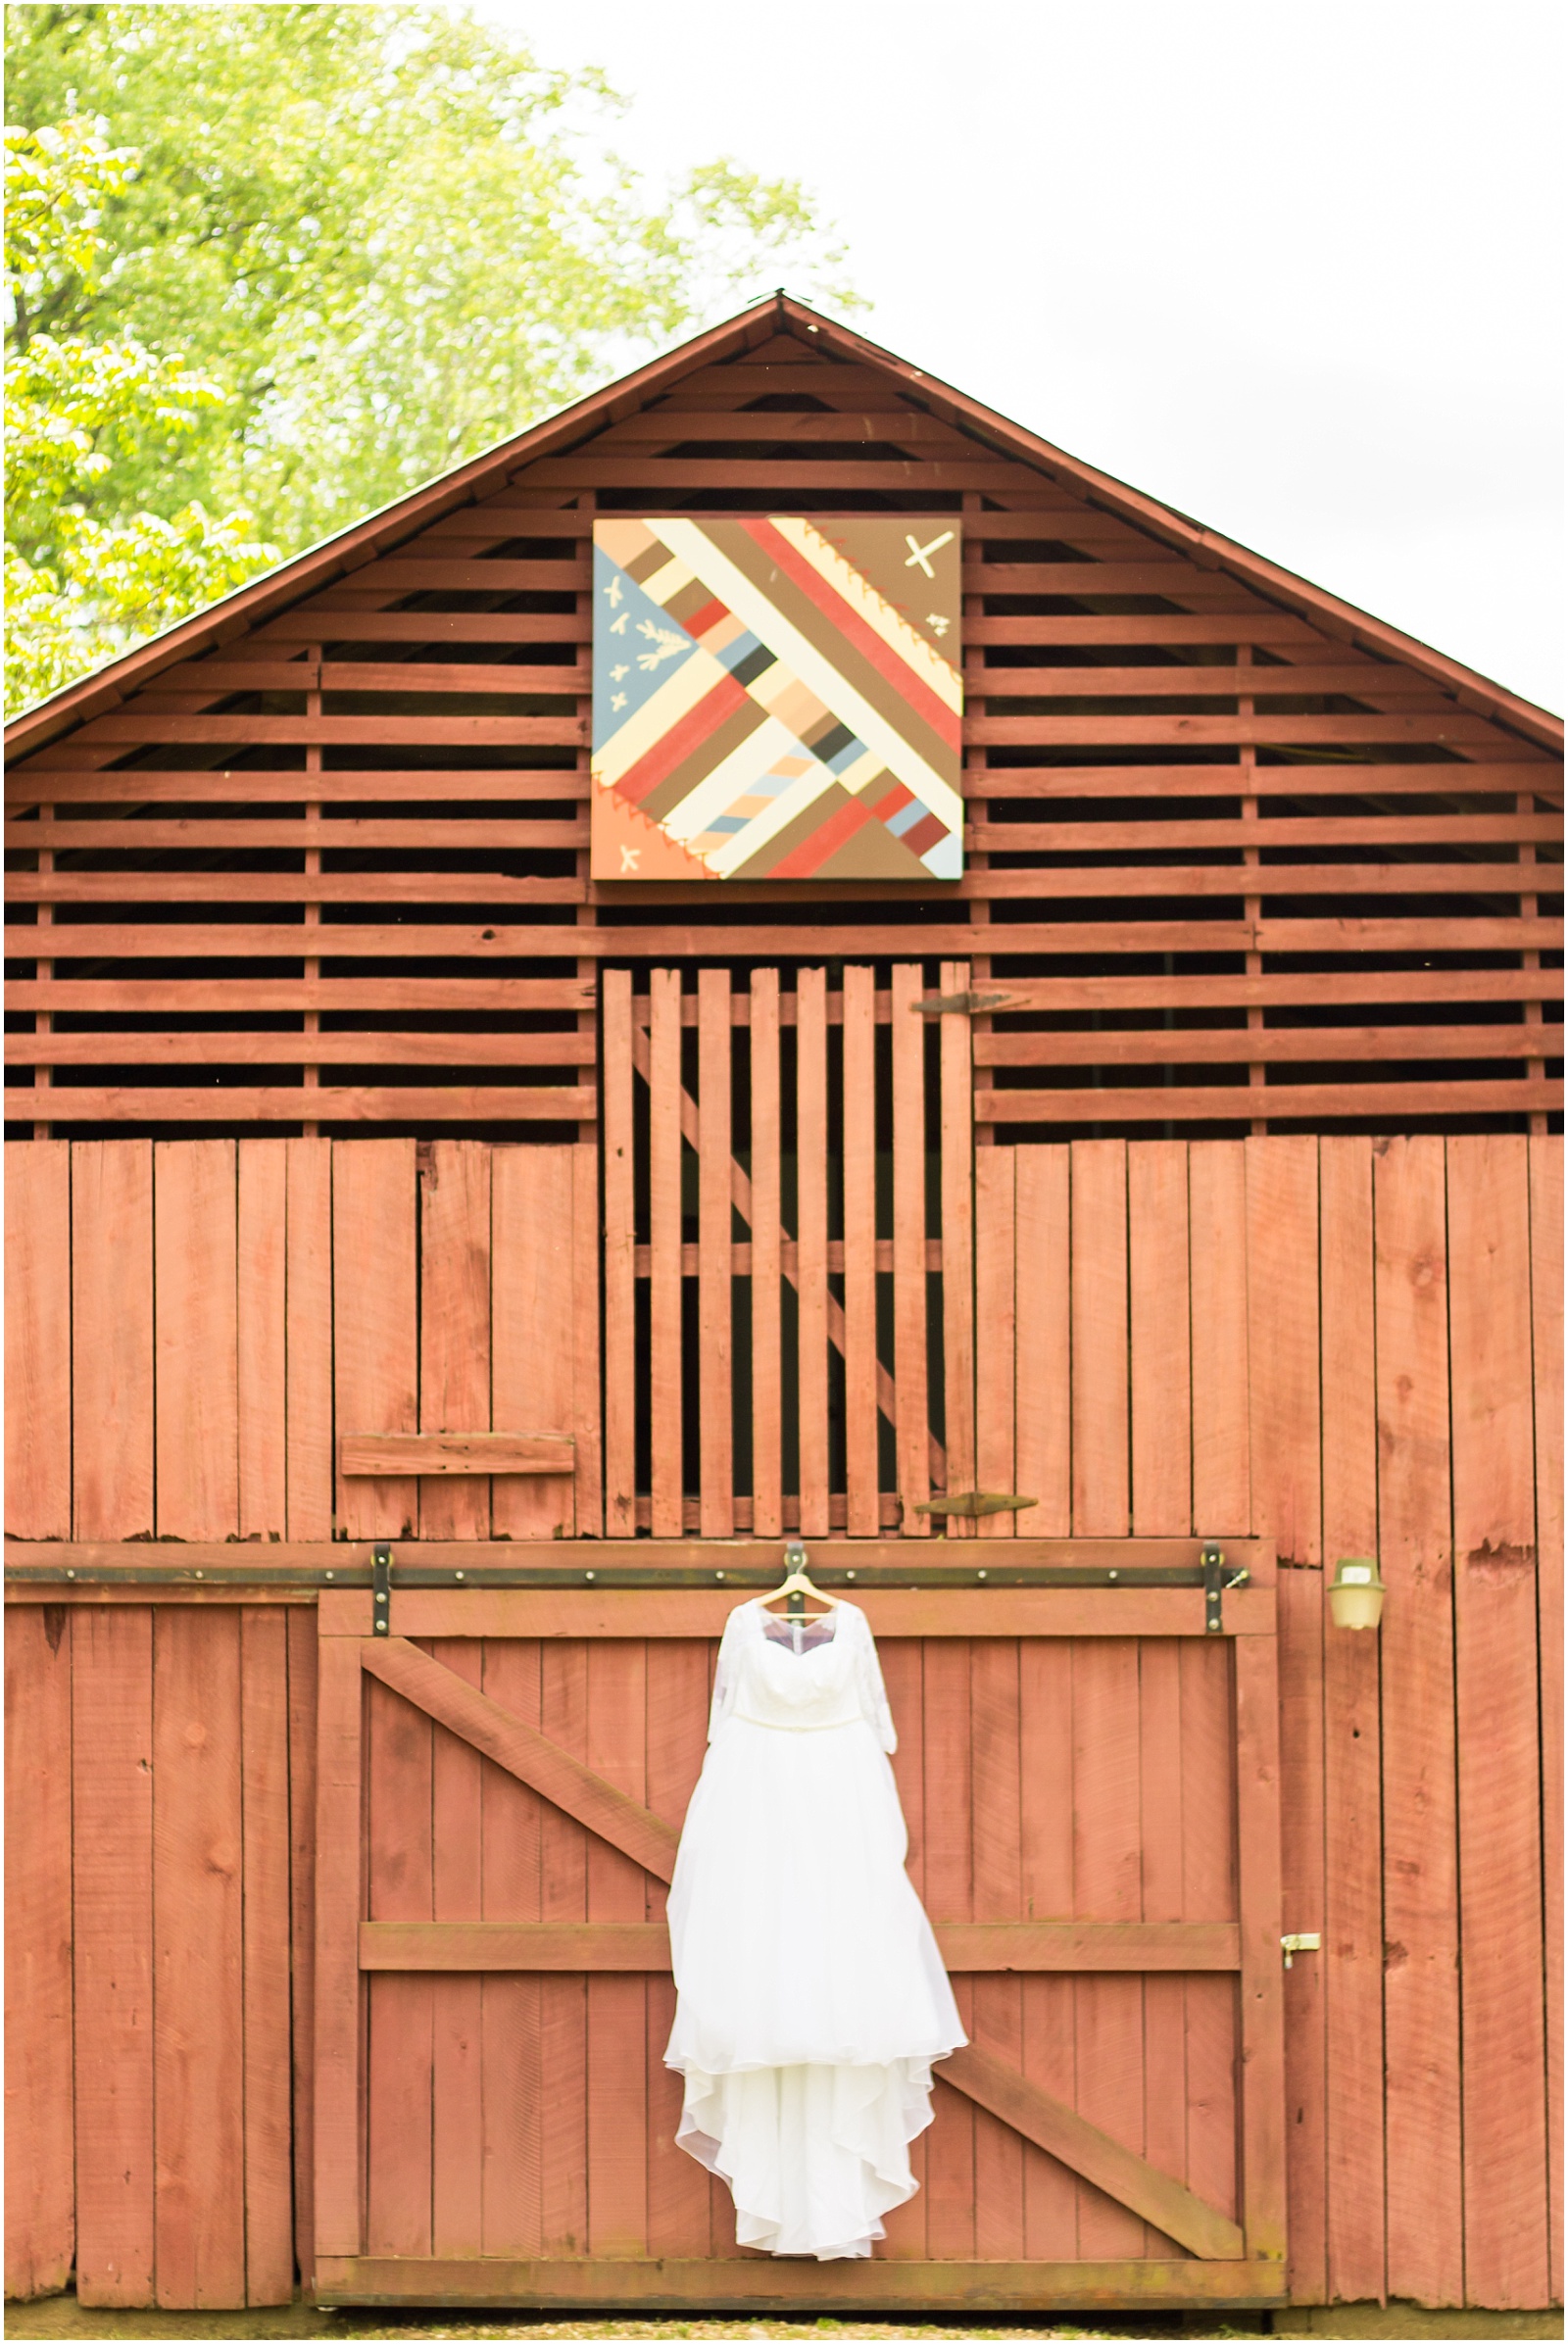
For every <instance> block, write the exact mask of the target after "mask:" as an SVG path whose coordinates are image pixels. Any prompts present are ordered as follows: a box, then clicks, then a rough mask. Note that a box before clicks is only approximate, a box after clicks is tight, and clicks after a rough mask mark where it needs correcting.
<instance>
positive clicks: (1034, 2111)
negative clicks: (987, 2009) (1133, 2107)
mask: <svg viewBox="0 0 1568 2344" xmlns="http://www.w3.org/2000/svg"><path fill="white" fill-rule="evenodd" d="M942 2074H943V2076H944V2078H945V2080H946V2081H947V2082H949V2083H953V2084H956V2086H957V2088H958V2090H959V2091H961V2092H965V2093H967V2094H968V2096H969V2098H970V2099H971V2100H974V2101H976V2102H978V2104H979V2105H980V2107H982V2108H984V2109H987V2110H989V2112H990V2113H991V2115H993V2116H997V2117H1000V2118H1001V2119H1002V2121H1003V2123H1004V2124H1010V2125H1011V2126H1012V2129H1013V2130H1014V2131H1015V2132H1018V2133H1021V2134H1022V2136H1023V2138H1024V2139H1025V2140H1032V2141H1033V2142H1034V2144H1035V2146H1036V2147H1037V2148H1041V2149H1044V2150H1046V2151H1047V2153H1048V2154H1049V2155H1051V2156H1053V2157H1056V2158H1059V2159H1060V2161H1061V2163H1062V2164H1063V2165H1065V2166H1067V2167H1068V2168H1069V2169H1070V2170H1071V2171H1072V2172H1073V2173H1082V2175H1083V2176H1084V2178H1085V2180H1087V2181H1092V2182H1093V2183H1094V2185H1095V2187H1096V2188H1097V2189H1103V2190H1104V2192H1105V2193H1106V2195H1107V2196H1108V2197H1111V2198H1114V2199H1115V2200H1116V2201H1117V2202H1118V2204H1120V2205H1123V2206H1128V2207H1130V2208H1131V2209H1132V2211H1133V2213H1135V2214H1141V2215H1142V2216H1143V2217H1144V2220H1145V2221H1146V2222H1152V2223H1153V2225H1154V2227H1155V2228H1156V2229H1157V2230H1161V2231H1163V2232H1164V2234H1165V2236H1166V2237H1167V2238H1174V2239H1175V2241H1176V2243H1177V2244H1178V2246H1185V2247H1186V2248H1187V2249H1188V2250H1189V2252H1190V2253H1192V2254H1195V2255H1201V2256H1202V2257H1204V2258H1205V2259H1209V2260H1214V2261H1218V2260H1220V2259H1221V2258H1225V2257H1229V2258H1231V2259H1232V2260H1238V2261H1239V2260H1240V2258H1241V2255H1242V2253H1243V2248H1244V2241H1243V2237H1242V2232H1241V2229H1240V2227H1239V2225H1238V2224H1237V2223H1236V2222H1232V2221H1231V2220H1230V2218H1229V2216H1228V2215H1224V2214H1221V2213H1220V2212H1219V2210H1218V2208H1217V2207H1214V2206H1210V2205H1209V2204H1208V2203H1207V2202H1206V2201H1205V2200H1204V2199H1202V2198H1201V2197H1199V2196H1198V2195H1197V2194H1196V2192H1195V2191H1193V2190H1191V2189H1188V2188H1187V2187H1186V2186H1185V2184H1184V2183H1182V2182H1180V2181H1176V2180H1173V2179H1172V2178H1171V2176H1170V2175H1169V2174H1168V2173H1160V2172H1158V2171H1157V2170H1156V2169H1155V2168H1154V2167H1153V2166H1152V2165H1151V2164H1150V2163H1149V2162H1148V2160H1147V2159H1145V2158H1143V2157H1139V2156H1136V2155H1135V2154H1134V2152H1133V2151H1132V2150H1131V2149H1127V2148H1123V2147H1122V2145H1121V2143H1120V2142H1119V2141H1115V2140H1112V2139H1111V2137H1110V2135H1109V2134H1108V2133H1106V2132H1102V2131H1101V2129H1100V2127H1099V2126H1098V2125H1097V2124H1090V2123H1089V2122H1088V2120H1087V2118H1084V2117H1081V2116H1079V2115H1077V2114H1076V2113H1075V2112H1074V2111H1073V2110H1072V2109H1070V2108H1067V2107H1065V2106H1064V2105H1063V2104H1062V2102H1061V2101H1059V2100H1057V2099H1055V2098H1054V2097H1053V2095H1052V2094H1051V2093H1049V2092H1046V2091H1042V2090H1041V2088H1040V2086H1039V2084H1037V2083H1031V2082H1030V2081H1029V2080H1028V2079H1027V2078H1026V2077H1025V2076H1023V2075H1019V2073H1018V2071H1017V2070H1016V2068H1009V2067H1007V2066H1005V2064H1004V2062H1003V2061H1002V2060H1000V2059H994V2058H993V2057H992V2055H991V2054H990V2052H989V2051H982V2050H980V2049H979V2047H978V2046H977V2045H976V2044H974V2043H969V2044H966V2045H965V2046H964V2047H963V2048H962V2049H961V2050H958V2051H955V2052H954V2053H953V2055H952V2057H951V2058H950V2059H947V2060H945V2061H944V2062H943V2065H942Z"/></svg>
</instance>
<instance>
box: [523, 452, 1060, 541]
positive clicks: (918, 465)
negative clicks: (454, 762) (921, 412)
mask: <svg viewBox="0 0 1568 2344" xmlns="http://www.w3.org/2000/svg"><path fill="white" fill-rule="evenodd" d="M519 477H521V478H523V479H526V480H530V481H536V482H537V483H538V485H539V486H540V487H541V488H638V489H643V490H645V491H646V493H647V495H648V496H649V498H650V499H651V500H652V502H651V503H650V505H649V511H650V512H652V513H662V512H667V511H668V510H669V501H670V498H671V496H672V494H674V493H676V492H678V491H679V490H681V489H696V488H700V489H711V488H741V489H753V490H755V489H766V490H769V491H772V490H775V489H779V490H783V491H785V492H786V493H787V494H789V495H791V496H797V495H803V496H804V495H809V493H810V492H811V490H812V489H822V488H826V489H834V490H840V491H842V490H845V489H867V490H870V491H871V492H872V493H874V494H878V495H880V494H883V493H885V492H886V491H888V490H890V489H891V490H893V491H894V492H895V493H898V492H901V491H902V492H904V493H907V492H908V491H909V490H911V489H913V490H916V491H921V490H929V491H931V492H933V493H941V492H944V491H951V490H961V489H993V490H1001V489H1006V488H1009V487H1011V486H1012V484H1013V483H1014V482H1015V481H1018V480H1027V479H1028V478H1029V474H1028V472H1027V471H1026V470H1025V469H1024V468H1023V466H1022V465H1021V464H1007V463H1005V462H999V461H998V460H997V459H996V458H995V457H988V456H985V455H982V454H980V453H978V452H977V453H976V454H975V455H973V456H956V457H928V458H925V459H923V460H920V461H914V460H911V461H909V462H908V463H900V462H898V461H897V460H896V459H894V458H891V457H889V458H886V459H880V460H879V459H877V458H874V457H873V458H864V457H844V458H839V459H836V460H834V459H825V458H822V457H819V456H818V457H812V456H808V455H805V454H802V455H800V456H798V457H789V458H782V459H779V458H771V457H770V458H757V459H755V460H753V461H750V462H748V461H745V460H741V459H736V458H725V457H700V456H677V457H667V456H644V457H636V456H545V457H541V458H540V459H539V461H538V462H537V463H536V464H530V465H529V466H528V469H527V471H526V472H524V473H522V474H520V475H519ZM520 534H521V532H520V531H519V535H520ZM508 566H509V567H511V566H512V565H511V564H510V563H509V564H508Z"/></svg>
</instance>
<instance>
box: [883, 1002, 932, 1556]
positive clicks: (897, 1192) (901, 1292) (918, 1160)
mask: <svg viewBox="0 0 1568 2344" xmlns="http://www.w3.org/2000/svg"><path fill="white" fill-rule="evenodd" d="M924 979H925V972H924V970H923V969H922V968H921V967H920V964H919V962H918V961H913V962H910V961H895V962H894V965H893V980H892V984H893V991H892V1016H893V1381H894V1385H895V1387H896V1390H897V1392H898V1402H897V1405H898V1460H899V1494H900V1496H901V1497H902V1499H903V1501H904V1504H903V1512H902V1520H901V1524H900V1527H901V1529H902V1531H903V1533H904V1536H905V1537H906V1538H925V1537H928V1536H929V1534H930V1530H931V1517H930V1515H929V1514H917V1513H915V1511H914V1508H915V1506H916V1505H918V1504H920V1503H921V1502H922V1501H923V1500H924V1499H925V1498H927V1497H929V1495H930V1493H931V1462H930V1459H931V1433H930V1400H929V1395H928V1391H927V1384H928V1374H929V1370H928V1359H927V1340H928V1339H927V1333H926V1275H927V1273H926V1266H925V1261H926V1255H925V1246H926V1236H925V1216H926V1197H925V1154H926V1145H925V1143H926V1130H925V1019H924V1018H923V1017H922V1016H921V1015H920V1013H919V1008H918V1005H917V1004H918V1002H919V1000H920V996H921V994H922V993H923V991H924V990H925V984H924Z"/></svg>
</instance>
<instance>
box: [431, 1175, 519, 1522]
mask: <svg viewBox="0 0 1568 2344" xmlns="http://www.w3.org/2000/svg"><path fill="white" fill-rule="evenodd" d="M490 1423H491V1419H490V1149H489V1148H487V1147H485V1146H484V1145H483V1144H482V1143H480V1142H477V1141H473V1140H429V1141H426V1142H425V1143H424V1145H423V1148H422V1149H421V1153H420V1161H419V1430H420V1432H422V1433H487V1432H488V1431H489V1430H490ZM508 1429H512V1428H508ZM519 1429H521V1428H519ZM419 1536H420V1538H488V1537H489V1536H490V1484H489V1482H488V1480H487V1479H486V1477H485V1476H484V1475H482V1474H474V1475H471V1476H470V1475H467V1474H464V1475H452V1476H451V1477H446V1478H444V1477H442V1476H440V1475H426V1477H425V1478H424V1479H423V1480H422V1481H421V1482H420V1483H419Z"/></svg>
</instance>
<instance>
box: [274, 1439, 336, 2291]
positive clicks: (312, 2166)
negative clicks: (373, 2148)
mask: <svg viewBox="0 0 1568 2344" xmlns="http://www.w3.org/2000/svg"><path fill="white" fill-rule="evenodd" d="M327 1486H328V1488H329V1489H330V1480H329V1481H328V1485H327ZM284 1618H285V1620H286V1621H287V1624H288V1824H289V1883H288V1886H289V1913H290V1936H289V1967H290V1976H291V1984H292V1991H291V1996H290V2000H291V2012H290V2018H291V2034H292V2043H291V2065H292V2074H293V2083H294V2098H293V2125H294V2173H293V2190H294V2259H295V2262H296V2265H297V2266H298V2270H299V2275H300V2285H301V2287H302V2288H309V2287H312V2286H314V2285H315V2283H316V1728H317V1718H316V1706H317V1703H316V1682H317V1634H316V1615H315V1613H314V1611H307V1610H306V1609H305V1608H304V1606H303V1605H292V1604H291V1605H290V1606H289V1608H288V1610H287V1611H286V1612H285V1614H284Z"/></svg>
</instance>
